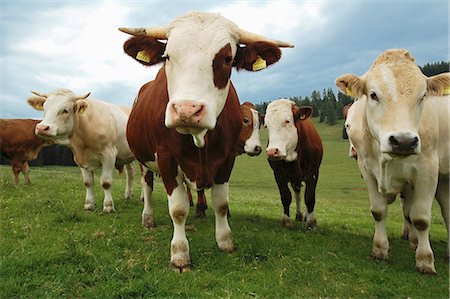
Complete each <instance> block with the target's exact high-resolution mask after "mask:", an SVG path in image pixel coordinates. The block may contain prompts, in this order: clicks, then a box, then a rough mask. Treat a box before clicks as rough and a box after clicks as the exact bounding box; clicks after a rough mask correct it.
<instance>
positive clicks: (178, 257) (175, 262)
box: [170, 252, 191, 273]
mask: <svg viewBox="0 0 450 299" xmlns="http://www.w3.org/2000/svg"><path fill="white" fill-rule="evenodd" d="M170 265H171V266H172V269H173V270H174V271H175V272H178V273H183V272H188V271H190V270H191V267H190V261H189V254H188V253H187V252H185V253H183V252H180V253H176V254H173V255H172V257H171V259H170Z"/></svg>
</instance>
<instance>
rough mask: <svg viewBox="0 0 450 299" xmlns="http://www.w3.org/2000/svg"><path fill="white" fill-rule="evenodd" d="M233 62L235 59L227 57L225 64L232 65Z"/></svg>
mask: <svg viewBox="0 0 450 299" xmlns="http://www.w3.org/2000/svg"><path fill="white" fill-rule="evenodd" d="M232 62H233V57H231V56H227V57H225V63H226V64H231V63H232Z"/></svg>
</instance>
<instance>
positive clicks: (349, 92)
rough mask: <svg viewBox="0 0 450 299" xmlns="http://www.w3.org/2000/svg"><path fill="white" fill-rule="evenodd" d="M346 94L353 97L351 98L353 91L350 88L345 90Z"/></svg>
mask: <svg viewBox="0 0 450 299" xmlns="http://www.w3.org/2000/svg"><path fill="white" fill-rule="evenodd" d="M345 93H346V94H347V95H348V96H351V97H352V96H353V94H352V91H351V89H350V87H348V86H347V87H346V88H345Z"/></svg>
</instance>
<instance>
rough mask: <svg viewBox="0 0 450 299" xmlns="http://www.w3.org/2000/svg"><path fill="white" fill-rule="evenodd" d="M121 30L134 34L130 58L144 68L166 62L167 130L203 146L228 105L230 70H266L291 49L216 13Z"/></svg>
mask: <svg viewBox="0 0 450 299" xmlns="http://www.w3.org/2000/svg"><path fill="white" fill-rule="evenodd" d="M120 30H121V31H123V32H126V33H129V34H132V35H133V37H132V38H130V39H129V40H128V41H126V42H125V44H124V50H125V52H126V53H127V54H128V55H130V56H131V57H133V58H134V59H136V60H137V61H138V62H140V63H141V64H143V65H146V66H150V65H154V64H157V63H159V62H165V64H164V67H165V71H166V76H167V90H168V95H169V99H168V104H167V107H166V112H165V125H166V126H167V127H168V128H175V129H176V130H177V131H178V132H179V133H181V134H192V135H193V137H194V142H195V143H196V145H197V146H199V147H202V146H203V145H204V136H205V134H206V132H207V131H208V130H212V129H213V128H214V127H215V126H216V121H217V117H218V116H219V114H220V113H221V112H222V109H223V107H224V105H225V101H226V99H227V96H228V91H229V87H230V76H231V70H232V68H233V67H236V68H237V69H246V70H249V71H258V70H261V69H264V68H265V67H267V66H269V65H271V64H273V63H275V62H277V61H278V60H279V59H280V57H281V51H280V49H279V48H280V47H293V45H292V44H290V43H285V42H281V41H276V40H272V39H268V38H266V37H263V36H260V35H256V34H253V33H250V32H247V31H244V30H242V29H240V28H239V27H238V26H237V25H236V24H234V23H233V22H231V21H229V20H227V19H226V18H224V17H222V16H221V15H220V14H213V13H196V12H193V13H188V14H187V15H184V16H182V17H178V18H177V19H175V20H174V21H173V22H171V23H170V24H169V25H168V26H165V27H159V28H139V29H131V28H120ZM161 40H167V42H166V43H163V42H161Z"/></svg>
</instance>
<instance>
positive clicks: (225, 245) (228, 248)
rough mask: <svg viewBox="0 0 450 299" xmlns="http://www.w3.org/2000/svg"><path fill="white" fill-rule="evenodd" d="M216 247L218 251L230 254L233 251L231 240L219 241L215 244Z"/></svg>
mask: <svg viewBox="0 0 450 299" xmlns="http://www.w3.org/2000/svg"><path fill="white" fill-rule="evenodd" d="M217 246H218V247H219V249H220V250H222V251H225V252H228V253H231V252H233V251H234V249H235V248H234V243H233V240H227V241H221V242H217Z"/></svg>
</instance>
